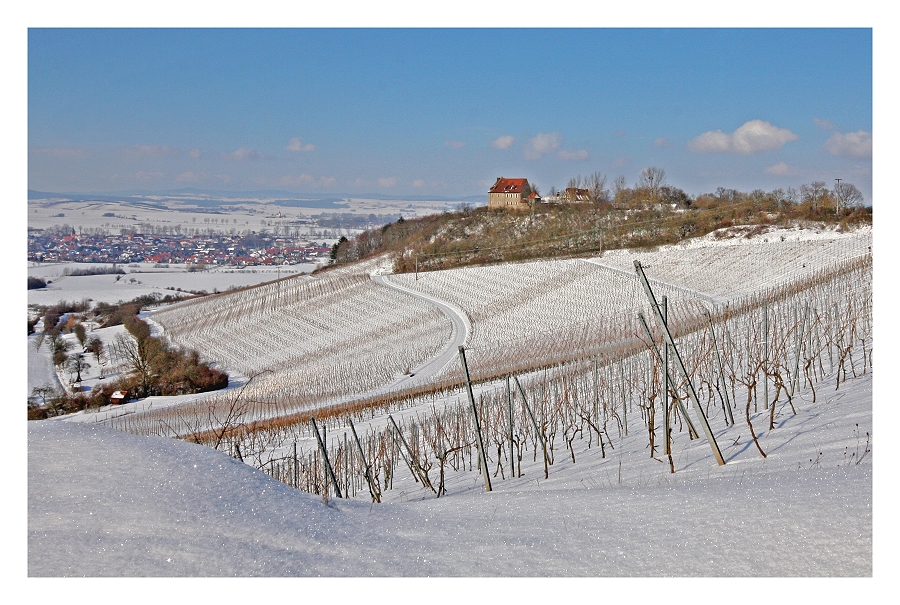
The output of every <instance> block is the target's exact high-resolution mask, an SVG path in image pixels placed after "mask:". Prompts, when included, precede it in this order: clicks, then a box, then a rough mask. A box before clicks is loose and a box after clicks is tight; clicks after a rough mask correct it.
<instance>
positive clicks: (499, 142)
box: [491, 134, 516, 149]
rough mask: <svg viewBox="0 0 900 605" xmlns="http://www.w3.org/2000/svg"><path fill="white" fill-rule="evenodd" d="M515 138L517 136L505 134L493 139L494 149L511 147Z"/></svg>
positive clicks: (492, 145)
mask: <svg viewBox="0 0 900 605" xmlns="http://www.w3.org/2000/svg"><path fill="white" fill-rule="evenodd" d="M515 140H516V137H514V136H512V135H509V134H505V135H503V136H500V137H497V138H496V139H494V140H493V141H491V147H493V148H494V149H509V148H510V147H512V144H513V142H514V141H515Z"/></svg>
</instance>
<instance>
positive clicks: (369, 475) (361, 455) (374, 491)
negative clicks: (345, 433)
mask: <svg viewBox="0 0 900 605" xmlns="http://www.w3.org/2000/svg"><path fill="white" fill-rule="evenodd" d="M347 422H349V423H350V430H351V431H353V440H354V441H356V447H357V449H358V450H359V459H360V460H361V461H362V463H363V467H364V468H365V469H366V483H368V484H369V495H370V496H372V502H381V496H380V494H379V491H378V490H377V489H376V488H375V483H374V481H373V480H372V468H371V467H370V466H369V463H368V462H366V454H365V452H364V451H363V448H362V444H361V443H360V442H359V435H357V434H356V427H355V426H353V420H351V419H350V418H347Z"/></svg>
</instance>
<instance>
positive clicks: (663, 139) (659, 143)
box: [653, 137, 669, 147]
mask: <svg viewBox="0 0 900 605" xmlns="http://www.w3.org/2000/svg"><path fill="white" fill-rule="evenodd" d="M668 144H669V141H668V139H666V137H659V138H658V139H656V140H655V141H653V146H654V147H665V146H666V145H668Z"/></svg>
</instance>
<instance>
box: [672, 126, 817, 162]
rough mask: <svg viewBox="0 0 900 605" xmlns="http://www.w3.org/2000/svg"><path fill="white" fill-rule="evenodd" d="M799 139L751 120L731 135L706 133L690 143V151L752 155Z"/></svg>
mask: <svg viewBox="0 0 900 605" xmlns="http://www.w3.org/2000/svg"><path fill="white" fill-rule="evenodd" d="M799 138H800V137H798V136H797V135H796V134H794V133H793V132H791V131H790V130H788V129H786V128H779V127H777V126H773V125H772V124H770V123H769V122H765V121H763V120H750V121H749V122H746V123H744V124H743V125H742V126H741V127H740V128H738V129H737V130H735V131H734V132H733V133H731V134H725V133H724V132H722V131H721V130H711V131H709V132H704V133H703V134H701V135H699V136H697V137H696V138H694V139H692V140H690V141H688V149H690V150H691V151H695V152H697V153H736V154H739V155H750V154H753V153H759V152H761V151H774V150H776V149H781V148H782V147H784V145H785V144H786V143H788V142H790V141H796V140H797V139H799Z"/></svg>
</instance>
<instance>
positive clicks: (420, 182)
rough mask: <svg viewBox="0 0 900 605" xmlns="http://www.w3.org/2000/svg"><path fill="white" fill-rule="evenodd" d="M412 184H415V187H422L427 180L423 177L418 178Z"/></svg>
mask: <svg viewBox="0 0 900 605" xmlns="http://www.w3.org/2000/svg"><path fill="white" fill-rule="evenodd" d="M412 184H413V187H421V186H422V185H424V184H425V181H423V180H422V179H416V180H414V181H413V183H412Z"/></svg>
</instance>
